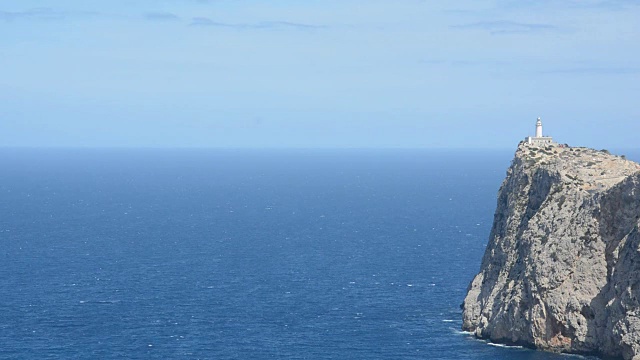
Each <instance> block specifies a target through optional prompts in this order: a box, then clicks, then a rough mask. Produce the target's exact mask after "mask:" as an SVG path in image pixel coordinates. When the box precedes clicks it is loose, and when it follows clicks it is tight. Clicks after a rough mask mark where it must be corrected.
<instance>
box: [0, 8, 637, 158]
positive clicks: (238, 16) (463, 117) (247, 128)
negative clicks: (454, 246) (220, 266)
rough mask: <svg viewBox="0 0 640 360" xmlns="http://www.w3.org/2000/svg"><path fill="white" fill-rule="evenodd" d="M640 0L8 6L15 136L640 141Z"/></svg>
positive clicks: (175, 142)
mask: <svg viewBox="0 0 640 360" xmlns="http://www.w3.org/2000/svg"><path fill="white" fill-rule="evenodd" d="M638 19H640V2H638V1H623V0H619V1H596V0H584V1H577V0H567V1H552V0H496V1H485V0H472V1H471V0H462V1H455V2H454V1H430V0H421V1H418V0H397V1H389V0H387V1H380V0H366V1H365V0H339V1H337V0H324V1H316V0H307V1H277V0H276V1H268V2H267V1H261V2H259V1H249V0H246V1H245V0H209V1H207V0H127V1H125V0H109V1H72V0H56V1H52V0H21V1H12V2H6V1H5V2H0V69H1V70H0V71H1V72H0V74H1V76H0V146H80V147H85V146H100V147H103V146H107V147H110V146H124V147H137V146H143V147H356V148H361V147H408V148H416V147H417V148H423V147H426V148H431V147H437V148H442V147H453V148H460V147H465V148H513V147H515V145H516V144H517V142H518V141H520V140H521V139H522V138H524V136H526V135H530V134H531V133H532V132H533V130H534V125H535V119H536V117H538V116H541V117H542V118H543V122H544V126H545V131H546V132H547V133H549V134H550V135H553V136H555V137H556V138H557V139H558V140H559V141H561V142H567V143H569V144H572V145H585V146H592V147H597V148H625V147H626V148H629V147H639V146H638V134H639V133H640V106H639V105H638V104H639V103H640V100H639V99H640V60H639V59H640V41H638V39H640V21H638Z"/></svg>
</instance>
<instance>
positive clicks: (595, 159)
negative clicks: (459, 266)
mask: <svg viewBox="0 0 640 360" xmlns="http://www.w3.org/2000/svg"><path fill="white" fill-rule="evenodd" d="M639 219H640V165H638V164H637V163H634V162H632V161H628V160H626V159H624V157H618V156H614V155H610V154H609V153H608V152H607V151H605V150H603V151H597V150H592V149H587V148H575V147H573V148H572V147H561V146H558V145H553V146H551V145H550V146H546V147H538V146H533V145H528V144H525V143H521V144H520V145H519V146H518V149H517V151H516V154H515V158H514V159H513V161H512V163H511V166H510V167H509V170H508V171H507V177H506V179H505V180H504V182H503V184H502V186H501V188H500V191H499V193H498V203H497V209H496V212H495V217H494V223H493V228H492V230H491V235H490V239H489V243H488V245H487V250H486V252H485V254H484V257H483V259H482V266H481V269H480V273H479V274H478V275H476V277H475V278H474V279H473V281H472V282H471V284H470V285H469V289H468V294H467V296H466V298H465V300H464V304H463V329H464V330H466V331H471V332H473V333H474V334H475V335H476V336H478V337H480V338H485V339H490V340H491V341H494V342H501V343H507V344H519V345H525V346H529V347H534V348H536V349H541V350H547V351H554V352H567V353H579V354H592V355H600V356H605V357H611V358H619V359H625V360H626V359H633V360H640V231H639V230H638V227H639V226H640V222H639Z"/></svg>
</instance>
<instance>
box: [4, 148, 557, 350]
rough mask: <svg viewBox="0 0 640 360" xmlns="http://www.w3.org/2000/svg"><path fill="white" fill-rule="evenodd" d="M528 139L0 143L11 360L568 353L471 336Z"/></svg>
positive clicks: (6, 346) (6, 315) (7, 335)
mask: <svg viewBox="0 0 640 360" xmlns="http://www.w3.org/2000/svg"><path fill="white" fill-rule="evenodd" d="M512 155H513V152H511V151H473V152H472V151H467V152H465V151H434V150H429V151H428V150H267V151H264V150H263V151H260V150H157V149H155V150H151V149H150V150H107V149H104V150H98V149H84V150H82V149H56V150H42V149H31V150H30V149H2V150H0V169H2V170H1V171H0V264H1V266H0V359H367V360H371V359H492V360H493V359H537V360H548V359H565V358H567V356H565V355H554V354H546V353H540V352H534V351H531V350H527V349H521V348H505V347H499V346H494V345H491V344H488V343H487V342H483V341H480V340H476V339H474V338H473V337H471V336H469V335H468V334H464V333H462V332H461V331H460V327H461V310H460V304H461V302H462V301H463V298H464V295H465V292H466V288H467V285H468V284H469V282H470V280H471V279H472V277H473V276H474V275H475V274H476V273H477V271H478V270H479V266H480V261H481V258H482V255H483V252H484V249H485V246H486V243H487V238H488V235H489V231H490V228H491V222H492V219H493V212H494V209H495V203H496V193H497V191H498V188H499V186H500V183H501V181H502V179H503V178H504V176H505V171H506V169H507V167H508V165H509V162H510V160H511V157H512Z"/></svg>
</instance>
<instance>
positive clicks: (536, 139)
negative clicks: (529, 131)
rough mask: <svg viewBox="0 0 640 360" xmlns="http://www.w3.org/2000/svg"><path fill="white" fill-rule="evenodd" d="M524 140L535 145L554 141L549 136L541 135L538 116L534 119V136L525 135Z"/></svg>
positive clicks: (540, 124)
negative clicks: (536, 119)
mask: <svg viewBox="0 0 640 360" xmlns="http://www.w3.org/2000/svg"><path fill="white" fill-rule="evenodd" d="M524 141H525V142H527V143H528V144H535V145H551V144H553V143H554V142H553V138H552V137H551V136H544V135H542V121H541V120H540V118H538V121H536V136H527V137H526V138H525V139H524Z"/></svg>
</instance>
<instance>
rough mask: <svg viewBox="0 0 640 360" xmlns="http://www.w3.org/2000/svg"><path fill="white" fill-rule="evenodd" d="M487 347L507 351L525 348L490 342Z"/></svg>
mask: <svg viewBox="0 0 640 360" xmlns="http://www.w3.org/2000/svg"><path fill="white" fill-rule="evenodd" d="M487 345H491V346H495V347H500V348H506V349H524V347H522V346H519V345H505V344H496V343H492V342H488V343H487Z"/></svg>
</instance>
